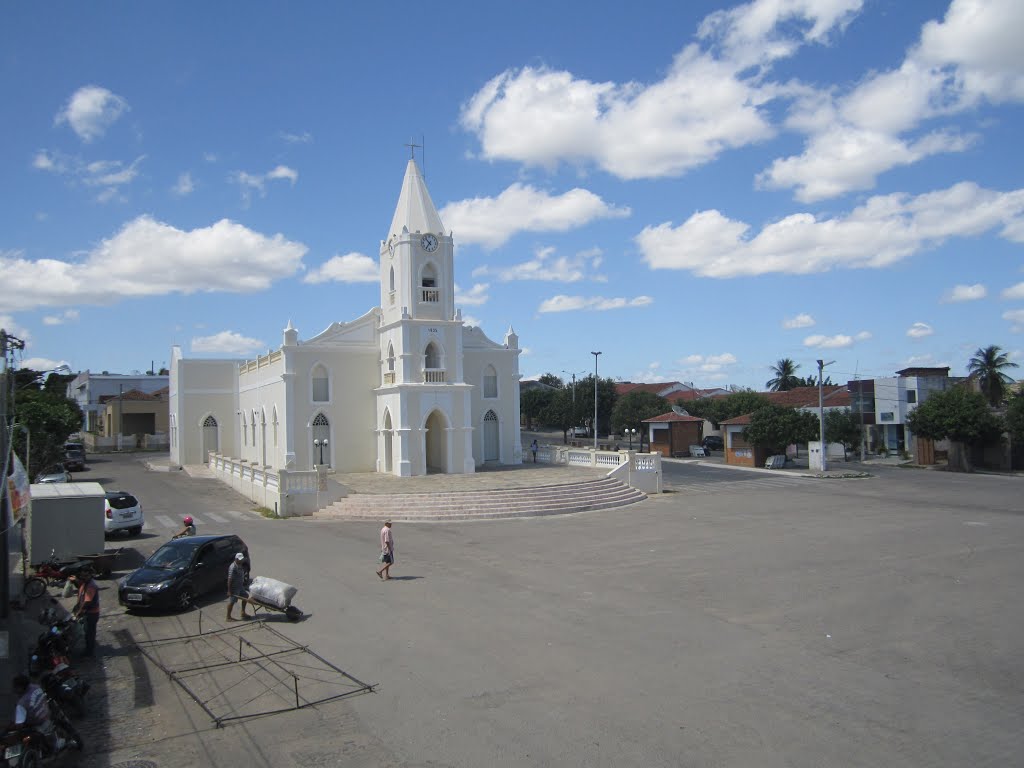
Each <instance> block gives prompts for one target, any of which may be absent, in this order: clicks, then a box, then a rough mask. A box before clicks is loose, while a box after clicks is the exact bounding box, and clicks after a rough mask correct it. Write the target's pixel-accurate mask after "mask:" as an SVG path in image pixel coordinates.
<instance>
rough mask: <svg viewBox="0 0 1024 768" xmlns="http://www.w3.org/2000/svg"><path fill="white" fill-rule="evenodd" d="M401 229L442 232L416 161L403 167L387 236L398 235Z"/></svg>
mask: <svg viewBox="0 0 1024 768" xmlns="http://www.w3.org/2000/svg"><path fill="white" fill-rule="evenodd" d="M402 227H407V228H408V229H409V231H410V232H435V233H437V234H442V233H443V232H444V225H443V224H442V223H441V217H440V216H439V215H438V213H437V209H436V208H435V207H434V201H433V200H431V199H430V193H429V192H428V191H427V184H426V182H425V181H424V180H423V174H422V173H420V169H419V166H418V165H416V161H415V160H412V159H410V160H409V164H408V165H407V166H406V167H405V178H404V179H403V180H402V192H401V194H399V196H398V205H396V206H395V216H394V218H393V219H392V220H391V229H390V230H388V236H389V237H390V236H392V235H400V234H401V233H402Z"/></svg>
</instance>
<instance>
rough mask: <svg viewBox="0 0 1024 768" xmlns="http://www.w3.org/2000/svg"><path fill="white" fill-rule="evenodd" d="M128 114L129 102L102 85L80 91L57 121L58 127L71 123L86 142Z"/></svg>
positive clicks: (59, 113) (101, 133) (98, 135)
mask: <svg viewBox="0 0 1024 768" xmlns="http://www.w3.org/2000/svg"><path fill="white" fill-rule="evenodd" d="M126 111H128V102H127V101H125V100H124V99H122V98H121V97H120V96H118V95H116V94H114V93H111V92H110V91H108V90H107V89H106V88H101V87H100V86H98V85H86V86H84V87H82V88H79V89H78V90H77V91H75V92H74V93H73V94H71V98H70V99H68V103H67V105H66V106H65V107H64V109H62V110H61V111H60V112H58V113H57V117H56V118H55V119H54V123H55V124H56V125H60V124H61V123H64V122H66V123H68V124H69V125H70V126H71V130H73V131H74V132H75V133H77V134H78V137H79V138H80V139H82V141H84V142H86V143H88V142H90V141H92V140H93V139H98V138H99V137H101V136H102V135H103V134H104V133H106V131H107V129H108V128H109V127H110V126H112V125H113V124H114V123H115V122H117V119H118V118H119V117H121V115H122V114H124V113H125V112H126Z"/></svg>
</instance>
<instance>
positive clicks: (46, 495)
mask: <svg viewBox="0 0 1024 768" xmlns="http://www.w3.org/2000/svg"><path fill="white" fill-rule="evenodd" d="M31 494H32V507H31V511H30V512H29V514H28V524H27V534H28V561H29V563H31V564H36V563H40V562H42V561H43V560H45V559H46V558H48V557H49V556H50V552H51V551H55V552H56V555H57V559H58V560H62V561H64V560H73V559H74V558H75V557H76V556H77V555H96V554H102V553H103V552H104V546H105V542H106V539H105V537H104V528H103V516H104V515H105V514H106V512H105V507H104V504H103V497H104V491H103V486H101V485H100V484H99V483H37V484H33V485H32V487H31Z"/></svg>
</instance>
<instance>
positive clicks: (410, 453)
mask: <svg viewBox="0 0 1024 768" xmlns="http://www.w3.org/2000/svg"><path fill="white" fill-rule="evenodd" d="M453 247H454V242H453V240H452V233H451V232H448V231H446V230H445V228H444V226H443V224H442V222H441V218H440V216H439V215H438V213H437V210H436V208H435V207H434V204H433V202H432V201H431V198H430V194H429V192H428V191H427V187H426V183H425V182H424V179H423V175H422V173H421V172H420V169H419V167H418V166H417V164H416V162H415V160H410V161H409V164H408V166H407V167H406V172H405V177H404V179H403V181H402V190H401V193H400V194H399V198H398V204H397V206H396V208H395V213H394V216H393V217H392V221H391V226H390V229H389V230H388V233H387V237H386V238H385V239H384V240H382V241H381V246H380V306H378V307H374V308H373V309H371V310H370V311H369V312H367V313H366V314H364V315H363V316H362V317H359V318H357V319H355V320H352V321H350V322H335V323H332V324H331V325H330V326H328V327H327V328H326V329H325V330H324V331H322V332H321V333H319V334H318V335H316V336H314V337H312V338H310V339H300V337H299V332H298V330H297V329H295V328H293V327H292V324H291V322H290V321H289V322H288V326H287V327H286V328H285V329H284V331H283V339H282V344H281V346H280V347H279V348H278V349H277V350H274V351H271V352H269V353H268V354H267V355H265V356H260V357H258V358H257V359H256V360H249V361H239V360H207V359H188V358H184V357H183V356H182V354H181V349H180V348H179V347H174V348H173V349H172V352H171V366H170V443H171V446H170V448H171V460H172V462H174V463H176V464H178V465H188V464H201V463H206V462H208V461H209V459H210V456H211V455H221V456H226V457H232V458H234V459H238V460H240V461H241V462H245V463H247V464H248V465H250V466H251V467H256V468H259V470H260V471H262V472H263V473H265V474H273V473H275V472H278V471H280V470H287V471H289V472H302V471H305V470H312V469H315V468H316V467H317V466H318V465H319V466H321V467H326V468H329V471H331V470H333V471H336V472H374V471H375V472H382V473H388V474H392V475H396V476H400V477H408V476H414V475H423V474H427V473H434V472H439V473H447V474H461V473H470V472H474V471H475V470H476V468H477V467H480V466H481V465H483V464H484V463H487V462H494V463H498V464H518V463H521V462H522V446H521V439H520V431H519V377H520V376H519V352H520V350H519V342H518V338H517V336H516V334H515V332H514V331H513V330H512V329H511V328H509V330H508V332H507V333H506V334H505V337H504V339H503V340H502V341H501V342H500V343H499V342H495V341H492V340H490V339H489V338H487V336H485V335H484V333H483V331H481V330H480V329H479V328H476V327H472V326H466V325H465V324H464V323H463V321H462V316H461V311H460V310H459V309H457V308H456V306H455V275H454V258H453Z"/></svg>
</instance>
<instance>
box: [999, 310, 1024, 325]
mask: <svg viewBox="0 0 1024 768" xmlns="http://www.w3.org/2000/svg"><path fill="white" fill-rule="evenodd" d="M1003 320H1009V321H1010V322H1011V323H1019V324H1024V309H1009V310H1007V311H1006V312H1003Z"/></svg>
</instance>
